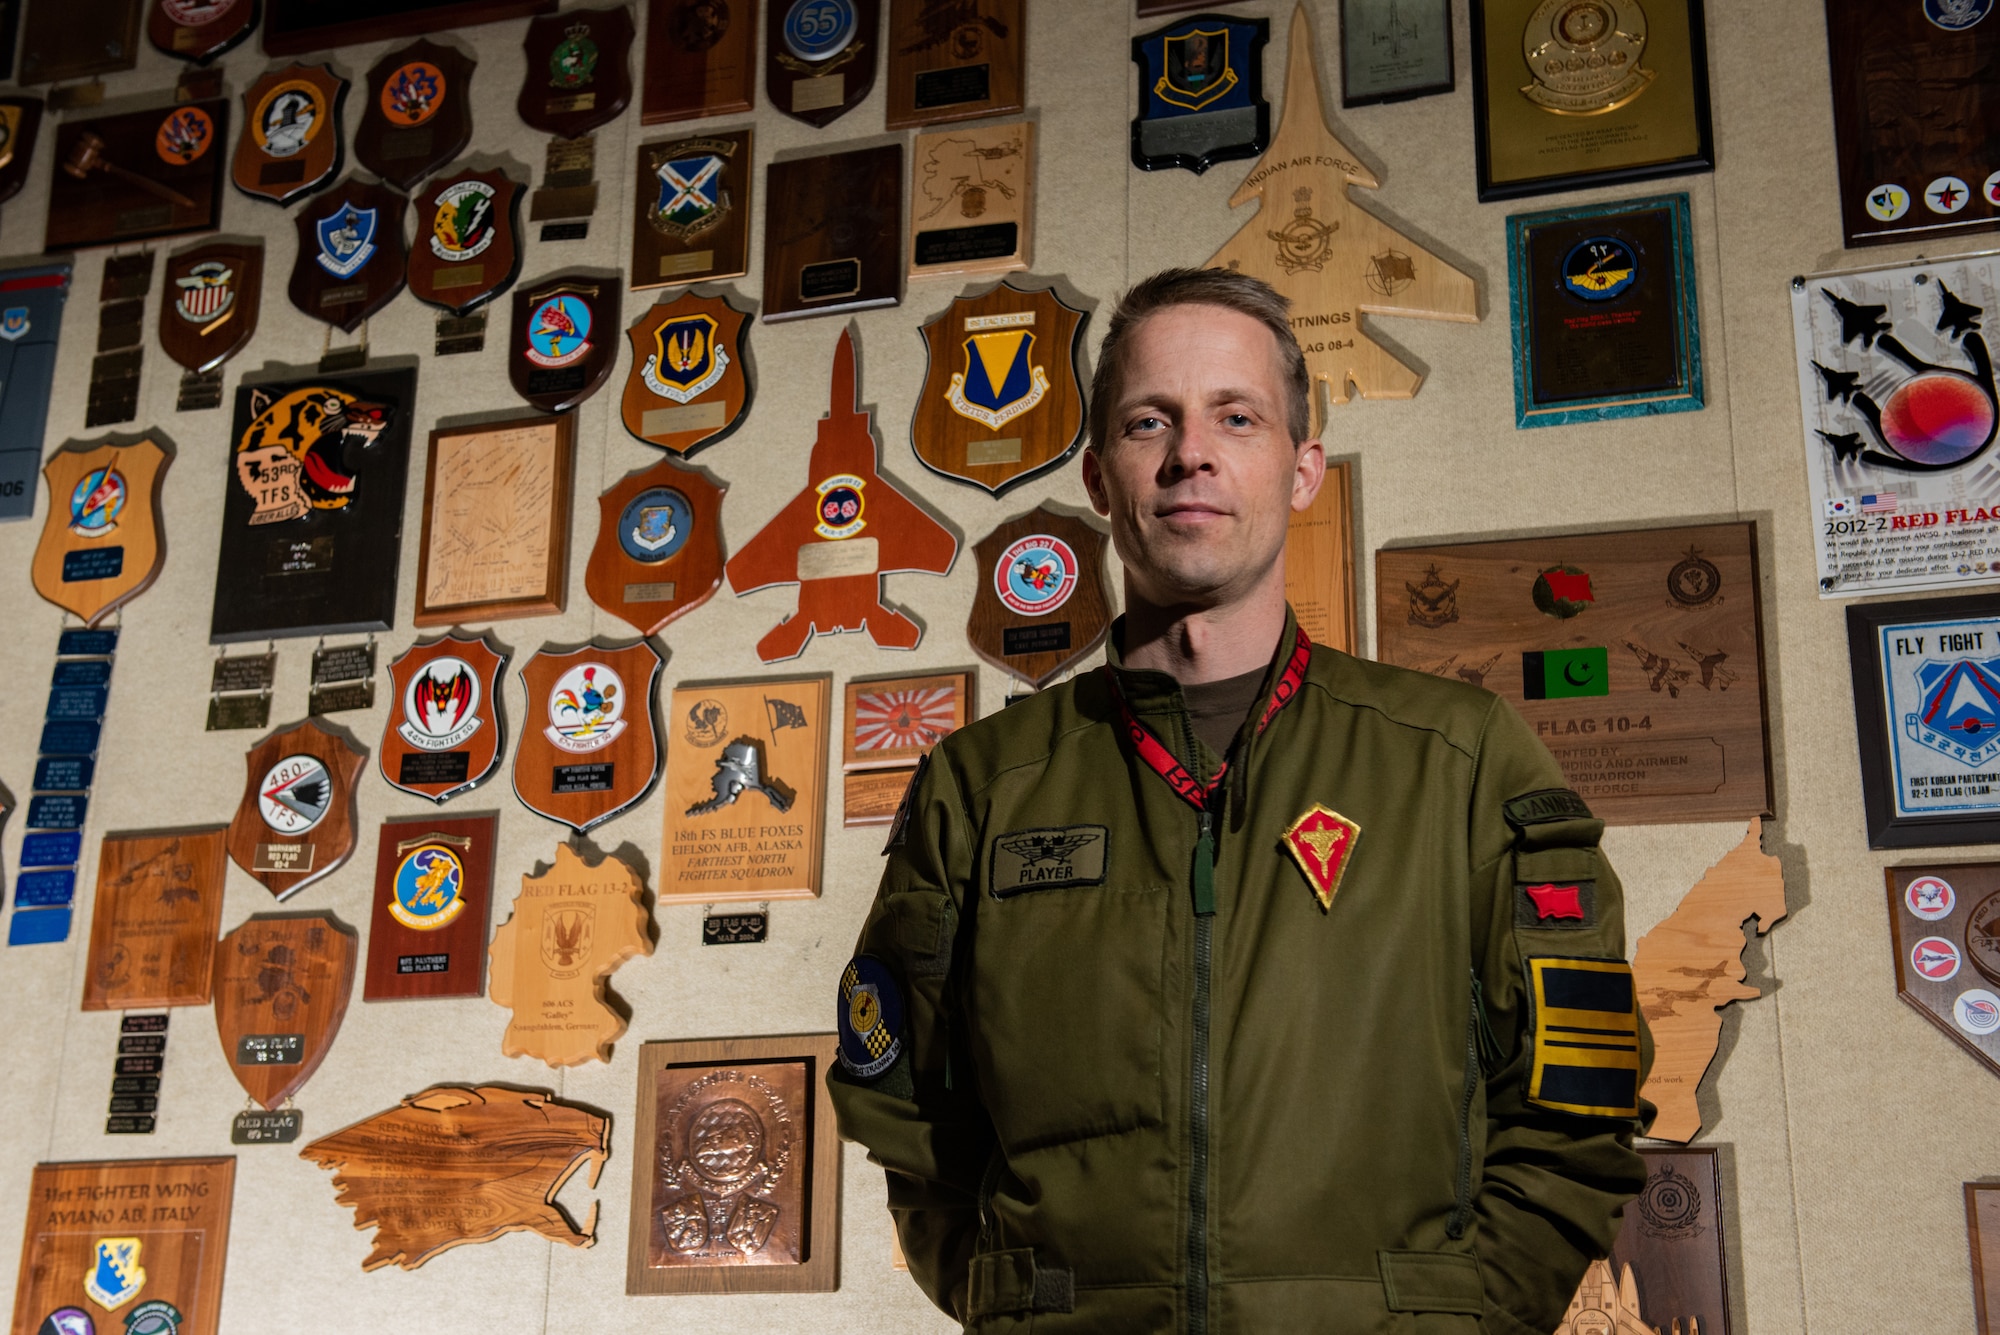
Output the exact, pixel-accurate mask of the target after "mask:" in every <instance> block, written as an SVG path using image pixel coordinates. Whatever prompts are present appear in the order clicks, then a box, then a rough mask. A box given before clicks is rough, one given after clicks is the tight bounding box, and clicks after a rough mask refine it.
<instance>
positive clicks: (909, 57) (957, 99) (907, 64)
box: [884, 0, 1028, 130]
mask: <svg viewBox="0 0 2000 1335" xmlns="http://www.w3.org/2000/svg"><path fill="white" fill-rule="evenodd" d="M1027 9H1028V6H1027V4H1026V3H1025V0H970V2H969V3H968V0H889V41H888V47H889V107H888V111H887V113H886V114H885V116H884V120H885V122H886V123H887V125H888V127H889V128H890V129H891V130H906V129H909V128H910V127H911V126H915V125H937V124H941V123H942V122H945V121H965V120H978V119H980V118H981V117H983V116H1007V115H1012V114H1014V113H1016V112H1018V111H1020V110H1021V71H1022V65H1023V59H1022V57H1023V53H1024V52H1025V51H1026V50H1027V43H1028V35H1027V19H1028V14H1027Z"/></svg>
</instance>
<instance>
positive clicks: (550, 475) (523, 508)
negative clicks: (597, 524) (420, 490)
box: [412, 416, 576, 626]
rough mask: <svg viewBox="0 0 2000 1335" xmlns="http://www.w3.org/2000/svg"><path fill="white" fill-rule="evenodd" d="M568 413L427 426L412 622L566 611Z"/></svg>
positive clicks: (572, 436)
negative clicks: (421, 530) (428, 443)
mask: <svg viewBox="0 0 2000 1335" xmlns="http://www.w3.org/2000/svg"><path fill="white" fill-rule="evenodd" d="M575 451H576V419H575V418H573V417H566V416H557V417H524V418H517V419H514V420H512V421H507V422H494V423H489V424H485V425H481V426H471V427H454V428H452V429H450V430H441V431H433V432H431V452H430V462H429V464H428V465H427V466H426V468H425V469H424V533H423V541H422V543H421V544H420V545H419V546H418V548H417V553H418V557H417V559H418V567H417V571H418V573H417V612H416V616H415V617H414V618H412V619H413V620H414V621H415V622H416V623H417V624H418V625H419V626H449V625H453V624H455V623H457V622H461V621H480V622H484V621H504V620H507V619H509V618H511V617H523V616H549V615H554V614H556V613H559V612H561V611H562V610H563V604H564V600H565V597H566V595H567V592H568V587H569V486H570V472H571V460H572V458H573V456H574V454H575Z"/></svg>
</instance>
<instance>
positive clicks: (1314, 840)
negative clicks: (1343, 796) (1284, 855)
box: [1285, 802, 1361, 909]
mask: <svg viewBox="0 0 2000 1335" xmlns="http://www.w3.org/2000/svg"><path fill="white" fill-rule="evenodd" d="M1360 837H1361V827H1360V826H1359V825H1356V824H1355V823H1354V822H1353V821H1351V820H1349V819H1348V818H1347V817H1345V816H1343V815H1341V814H1340V813H1339V812H1338V811H1335V810H1333V809H1332V808H1331V807H1325V806H1321V805H1320V804H1319V803H1317V802H1315V803H1313V804H1312V806H1311V808H1310V809H1308V810H1307V812H1306V814H1305V815H1303V816H1301V817H1299V818H1298V819H1297V820H1295V821H1293V822H1292V827H1291V828H1290V829H1289V830H1286V831H1285V849H1286V851H1287V852H1289V853H1290V854H1291V855H1292V860H1293V861H1294V862H1296V863H1298V864H1299V870H1300V871H1302V872H1304V873H1305V874H1306V880H1307V881H1308V882H1309V883H1310V884H1311V885H1312V888H1313V894H1315V895H1317V896H1318V897H1319V906H1320V907H1321V908H1322V909H1330V908H1332V907H1333V894H1334V891H1336V890H1338V889H1340V878H1341V877H1342V876H1343V875H1345V874H1346V872H1347V860H1348V858H1349V857H1351V856H1352V855H1353V853H1354V843H1355V841H1356V840H1357V839H1359V838H1360Z"/></svg>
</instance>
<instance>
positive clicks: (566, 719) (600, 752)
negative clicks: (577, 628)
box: [514, 640, 660, 834]
mask: <svg viewBox="0 0 2000 1335" xmlns="http://www.w3.org/2000/svg"><path fill="white" fill-rule="evenodd" d="M659 677H660V654H659V651H658V650H657V649H655V648H653V646H652V645H651V644H650V643H648V642H647V641H645V640H638V641H636V642H634V643H632V644H626V645H620V646H618V647H616V648H604V647H601V646H599V645H595V644H586V645H584V646H583V647H582V648H580V649H571V650H568V651H567V652H558V651H554V650H550V649H547V648H544V649H543V650H542V651H541V652H539V653H537V654H535V655H534V656H533V657H531V658H529V659H528V661H527V662H525V663H523V664H522V665H521V687H522V689H523V690H524V691H525V692H526V693H527V697H528V715H527V719H526V720H525V721H524V722H523V723H522V725H521V740H520V741H519V742H518V743H516V744H515V747H514V795H515V796H516V797H518V798H520V799H521V805H522V806H524V807H526V808H527V809H528V810H530V811H532V812H534V813H535V814H536V815H538V816H547V817H548V818H549V819H550V820H552V821H557V822H559V823H561V824H564V825H567V826H569V827H570V828H571V829H573V830H575V831H576V832H577V833H578V834H582V833H583V832H584V831H586V830H589V829H591V828H592V827H593V826H596V825H600V824H602V823H603V822H605V821H607V820H610V819H611V818H612V817H613V816H615V815H617V814H618V813H619V812H621V811H623V810H625V808H627V807H629V806H631V805H632V804H633V803H634V802H637V801H638V800H639V799H640V798H642V797H644V796H645V795H646V793H647V791H648V790H650V789H651V788H652V786H653V779H654V778H655V777H656V776H657V775H658V774H659V772H660V742H659V736H658V734H657V733H656V732H655V731H654V728H653V690H654V686H655V684H656V683H657V682H658V681H659Z"/></svg>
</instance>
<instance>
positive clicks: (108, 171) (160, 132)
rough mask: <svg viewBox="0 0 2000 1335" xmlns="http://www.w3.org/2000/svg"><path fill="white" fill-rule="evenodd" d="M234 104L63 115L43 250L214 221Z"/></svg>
mask: <svg viewBox="0 0 2000 1335" xmlns="http://www.w3.org/2000/svg"><path fill="white" fill-rule="evenodd" d="M228 136H229V103H228V102H227V101H224V100H223V99H221V98H215V99H212V100H210V101H205V102H179V103H176V104H174V105H172V106H167V107H154V108H153V109H152V110H150V111H127V112H120V113H118V114H115V115H109V116H96V117H91V118H87V119H86V118H77V117H66V118H64V119H63V120H62V121H61V122H60V123H59V124H58V125H57V126H56V132H55V156H56V166H55V170H54V172H53V173H52V175H51V176H50V178H49V179H50V186H49V213H48V226H47V228H46V230H45V231H44V233H43V242H42V248H43V249H44V250H48V251H52V252H53V251H60V250H82V249H84V248H86V247H89V246H108V245H115V244H122V243H125V242H129V241H144V240H147V239H148V238H151V237H158V236H179V235H181V234H182V233H185V232H202V231H207V230H208V229H210V228H212V227H214V226H215V222H216V214H217V210H218V206H219V205H220V203H221V194H222V160H223V153H222V145H223V144H224V143H226V142H227V141H228Z"/></svg>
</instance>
